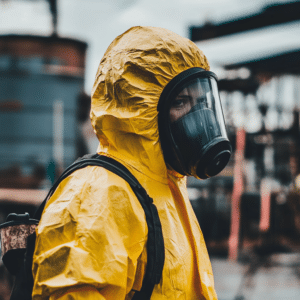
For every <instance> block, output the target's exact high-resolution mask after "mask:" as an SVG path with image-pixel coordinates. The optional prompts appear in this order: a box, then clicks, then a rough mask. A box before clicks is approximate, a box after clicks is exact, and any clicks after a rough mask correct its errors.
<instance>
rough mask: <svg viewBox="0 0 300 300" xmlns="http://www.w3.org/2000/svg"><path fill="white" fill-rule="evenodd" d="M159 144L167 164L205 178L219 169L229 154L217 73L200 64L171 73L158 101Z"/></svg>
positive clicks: (179, 170)
mask: <svg viewBox="0 0 300 300" xmlns="http://www.w3.org/2000/svg"><path fill="white" fill-rule="evenodd" d="M158 112H159V114H158V125H159V134H160V141H161V146H162V150H163V154H164V158H165V161H166V163H167V165H168V166H169V167H170V168H171V169H174V170H175V171H177V172H178V173H180V174H182V175H189V176H194V177H196V178H200V179H206V178H209V177H212V176H215V175H217V174H218V173H220V172H221V171H222V170H223V169H224V168H225V166H226V165H227V163H228V161H229V159H230V155H231V145H230V142H229V140H228V137H227V133H226V128H225V122H224V116H223V112H222V106H221V102H220V98H219V92H218V86H217V77H216V75H215V74H214V73H213V72H210V71H205V70H204V69H202V68H191V69H188V70H186V71H184V72H182V73H180V74H179V75H177V76H175V77H174V78H173V79H172V80H171V81H170V82H169V83H168V84H167V86H166V87H165V88H164V90H163V92H162V94H161V96H160V99H159V103H158Z"/></svg>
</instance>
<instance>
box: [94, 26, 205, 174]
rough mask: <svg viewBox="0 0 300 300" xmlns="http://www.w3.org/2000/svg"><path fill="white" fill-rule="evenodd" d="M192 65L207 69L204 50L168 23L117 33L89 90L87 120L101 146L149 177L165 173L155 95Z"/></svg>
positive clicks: (101, 149) (157, 98) (109, 153)
mask: <svg viewBox="0 0 300 300" xmlns="http://www.w3.org/2000/svg"><path fill="white" fill-rule="evenodd" d="M194 67H199V68H203V69H205V70H209V65H208V62H207V59H206V57H205V56H204V54H203V53H202V52H201V51H200V50H199V48H198V47H197V46H196V45H195V44H194V43H193V42H191V41H190V40H188V39H186V38H183V37H181V36H179V35H177V34H175V33H173V32H171V31H169V30H167V29H163V28H156V27H140V26H139V27H133V28H131V29H129V30H128V31H126V32H125V33H123V34H122V35H120V36H118V37H117V38H116V39H115V40H114V41H113V42H112V43H111V45H110V46H109V47H108V49H107V51H106V52H105V54H104V57H103V58H102V60H101V62H100V65H99V68H98V71H97V74H96V79H95V83H94V86H93V91H92V107H91V120H92V125H93V127H94V130H95V132H96V135H97V137H98V139H99V141H100V146H99V152H104V153H107V154H108V155H112V156H114V157H117V158H119V159H121V160H124V161H125V162H128V163H129V164H131V165H132V166H133V167H135V168H136V169H138V170H140V171H141V172H143V173H145V174H146V175H147V176H149V177H151V178H153V179H156V180H160V178H162V177H166V171H167V167H166V164H165V161H164V157H163V153H162V149H161V144H160V141H159V131H158V111H157V105H158V101H159V98H160V95H161V93H162V91H163V89H164V88H165V86H166V85H167V84H168V83H169V82H170V81H171V80H172V79H173V78H174V77H175V76H177V75H178V74H180V73H182V72H183V71H185V70H187V69H190V68H194Z"/></svg>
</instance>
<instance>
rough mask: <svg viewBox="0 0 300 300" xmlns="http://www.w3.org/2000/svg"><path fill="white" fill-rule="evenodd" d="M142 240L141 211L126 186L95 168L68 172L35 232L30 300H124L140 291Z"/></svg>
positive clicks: (145, 237)
mask: <svg viewBox="0 0 300 300" xmlns="http://www.w3.org/2000/svg"><path fill="white" fill-rule="evenodd" d="M146 239H147V225H146V222H145V217H144V211H143V209H142V207H141V205H140V204H139V201H138V200H137V198H136V196H135V194H134V193H133V191H132V190H131V188H130V186H129V185H128V183H127V182H125V181H124V180H123V179H121V178H120V177H118V176H117V175H115V174H113V173H111V172H109V171H107V170H105V169H102V168H98V167H87V168H85V169H83V170H78V171H76V172H74V173H73V175H71V176H70V177H69V178H67V179H65V180H64V181H63V182H62V183H61V184H60V186H59V187H58V189H57V190H56V192H55V193H54V195H53V196H52V197H51V199H50V200H49V202H48V203H47V206H46V207H45V210H44V212H43V215H42V219H41V222H40V224H39V226H38V229H37V240H36V246H35V253H34V257H33V275H34V287H33V300H44V299H51V300H52V299H60V300H67V299H68V300H70V299H74V300H75V299H76V300H80V299H93V300H98V299H99V300H100V299H101V300H102V299H107V300H110V299H126V295H128V294H129V292H130V291H131V290H132V289H137V290H138V289H139V288H140V284H139V283H141V282H142V281H141V277H143V274H138V276H136V272H137V271H136V270H137V269H138V270H140V269H143V267H142V268H141V266H140V264H142V265H144V264H145V261H144V260H143V257H144V255H142V254H143V253H144V251H145V250H144V247H145V243H146ZM136 277H139V278H136ZM83 295H84V296H83Z"/></svg>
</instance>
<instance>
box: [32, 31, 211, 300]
mask: <svg viewBox="0 0 300 300" xmlns="http://www.w3.org/2000/svg"><path fill="white" fill-rule="evenodd" d="M192 67H201V68H204V69H206V70H208V69H209V65H208V62H207V60H206V57H205V56H204V55H203V53H202V52H201V51H200V50H199V49H198V48H197V47H196V45H195V44H194V43H192V42H191V41H189V40H188V39H186V38H182V37H180V36H178V35H177V34H174V33H173V32H171V31H169V30H165V29H162V28H154V27H133V28H131V29H129V30H128V31H127V32H125V33H124V34H122V35H120V36H118V37H117V38H116V39H115V40H114V41H113V42H112V44H111V45H110V46H109V48H108V49H107V51H106V53H105V55H104V57H103V59H102V60H101V62H100V65H99V68H98V72H97V75H96V80H95V84H94V87H93V91H92V109H91V119H92V124H93V127H94V129H95V132H96V134H97V137H98V139H99V141H100V146H99V149H98V152H99V153H101V154H104V155H107V156H110V157H112V158H114V159H116V160H117V161H119V162H121V163H122V164H124V165H125V166H126V167H127V168H128V169H129V170H130V171H131V172H132V174H133V175H134V176H135V177H136V178H137V179H138V181H139V182H140V183H141V184H142V185H143V187H144V188H145V189H146V191H147V192H148V194H149V195H150V197H152V198H153V199H154V203H155V205H156V207H157V209H158V213H159V216H160V220H161V224H162V230H163V236H164V242H165V264H164V270H163V275H162V280H161V282H160V284H158V285H156V286H155V288H154V291H153V294H152V297H151V299H154V300H155V299H168V300H172V299H177V300H181V299H182V300H183V299H186V300H189V299H191V300H194V299H207V300H208V299H210V300H213V299H217V296H216V293H215V290H214V282H213V275H212V269H211V264H210V260H209V257H208V253H207V250H206V246H205V242H204V240H203V236H202V233H201V230H200V227H199V225H198V222H197V219H196V217H195V215H194V212H193V209H192V207H191V205H190V202H189V199H188V194H187V189H186V178H185V177H183V176H181V175H180V174H178V173H176V172H174V171H170V170H168V169H167V167H166V164H165V162H164V158H163V154H162V150H161V146H160V142H159V132H158V122H157V116H158V112H157V104H158V100H159V97H160V94H161V92H162V90H163V88H164V87H165V86H166V84H167V83H168V82H169V81H170V80H171V79H172V78H173V77H174V76H176V75H178V74H179V73H181V72H182V71H184V70H186V69H189V68H192ZM146 242H147V224H146V221H145V216H144V211H143V209H142V207H141V206H140V204H139V201H138V200H137V198H136V196H135V195H134V193H133V191H132V190H131V188H130V186H129V185H128V183H127V182H125V181H124V180H123V179H121V178H119V177H118V176H117V175H115V174H113V173H111V172H109V171H107V170H105V169H103V168H100V167H94V166H89V167H87V168H85V169H81V170H77V171H76V172H74V173H73V174H72V175H71V176H70V177H68V178H67V179H65V180H64V181H63V182H62V183H61V184H60V186H59V187H58V189H57V190H56V192H55V194H54V195H53V196H52V197H51V199H50V200H49V202H48V203H47V205H46V207H45V210H44V213H43V215H42V219H41V222H40V224H39V226H38V229H37V241H36V248H35V254H34V260H33V275H34V289H33V299H34V300H42V299H51V300H54V299H60V300H66V299H68V300H69V299H76V300H79V299H80V300H81V299H82V300H83V299H85V300H86V299H91V300H98V299H99V300H100V299H111V300H112V299H130V298H131V297H132V295H133V293H134V290H139V289H140V288H141V285H142V279H143V274H144V271H145V267H146V263H147V261H146V258H147V254H146V252H145V251H146V250H145V249H146V245H145V244H146Z"/></svg>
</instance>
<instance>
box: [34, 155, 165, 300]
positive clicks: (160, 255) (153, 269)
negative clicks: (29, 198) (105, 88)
mask: <svg viewBox="0 0 300 300" xmlns="http://www.w3.org/2000/svg"><path fill="white" fill-rule="evenodd" d="M87 166H100V167H103V168H105V169H107V170H109V171H111V172H113V173H115V174H116V175H118V176H120V177H121V178H123V179H124V180H125V181H127V182H128V183H129V185H130V187H131V188H132V190H133V192H134V193H135V195H136V197H137V198H138V200H139V202H140V204H141V206H142V207H143V209H144V212H145V217H146V222H147V226H148V240H147V267H146V272H145V276H144V279H143V285H142V288H141V291H136V292H135V294H134V296H133V298H132V299H133V300H147V299H150V298H151V295H152V292H153V289H154V286H155V284H158V283H159V282H160V279H161V276H162V270H163V266H164V259H165V251H164V240H163V235H162V229H161V223H160V219H159V216H158V212H157V209H156V206H155V205H154V204H153V199H152V198H150V197H149V195H148V194H147V192H146V190H145V189H144V188H143V187H142V186H141V184H140V183H139V182H138V180H137V179H136V178H135V177H134V176H133V175H132V174H131V173H130V172H129V170H128V169H127V168H126V167H125V166H123V165H122V164H120V163H119V162H117V161H115V160H114V159H112V158H110V157H106V156H101V155H98V154H92V155H85V156H83V157H82V158H79V159H78V160H76V161H75V162H74V163H73V164H72V165H70V166H69V167H68V168H67V169H66V170H65V171H64V172H63V174H62V175H61V176H60V177H59V178H58V179H57V181H56V182H55V183H54V185H53V186H52V188H51V189H50V191H49V193H48V195H47V196H46V198H45V200H44V201H43V203H42V204H41V205H40V207H39V208H38V210H37V211H36V213H35V216H34V218H35V219H37V220H40V218H41V215H42V212H43V210H44V207H45V205H46V203H47V201H48V199H49V198H50V197H51V196H52V195H53V193H54V192H55V190H56V188H57V187H58V185H59V184H60V182H61V181H62V180H64V179H65V178H67V177H68V176H69V175H70V174H72V173H73V172H74V171H76V170H78V169H82V168H85V167H87Z"/></svg>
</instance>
